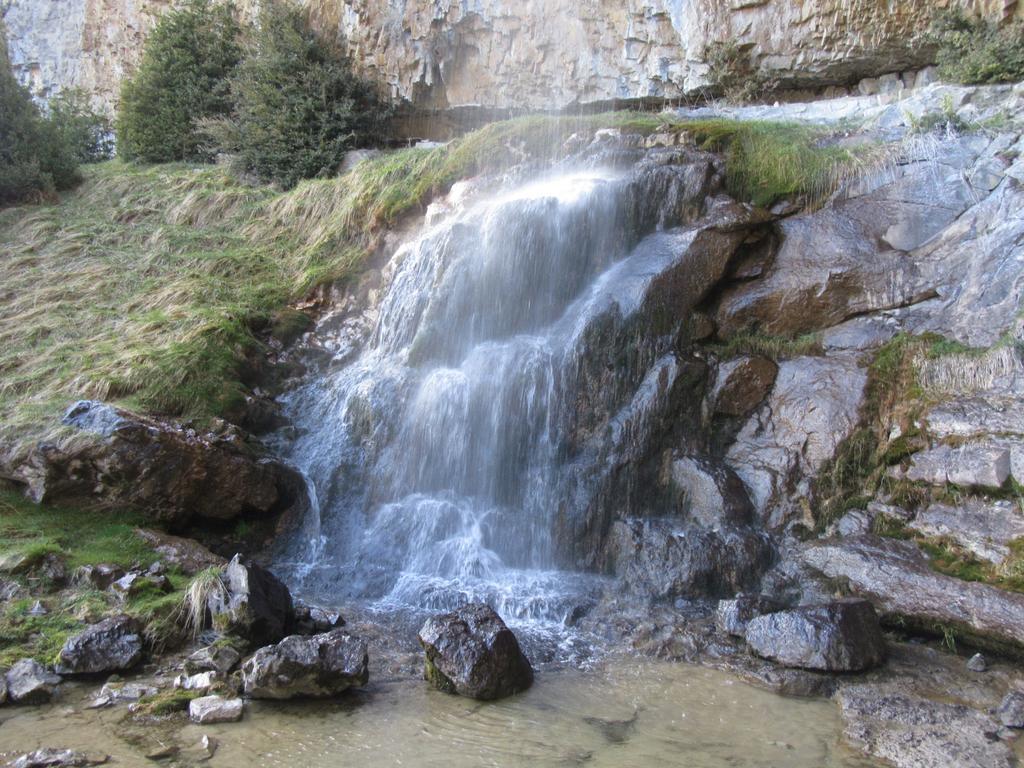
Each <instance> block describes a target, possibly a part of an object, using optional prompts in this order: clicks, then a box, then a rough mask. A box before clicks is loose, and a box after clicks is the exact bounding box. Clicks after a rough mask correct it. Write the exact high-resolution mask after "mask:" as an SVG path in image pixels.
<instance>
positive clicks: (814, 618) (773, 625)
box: [746, 600, 885, 672]
mask: <svg viewBox="0 0 1024 768" xmlns="http://www.w3.org/2000/svg"><path fill="white" fill-rule="evenodd" d="M746 637H747V644H748V645H749V646H750V648H751V650H752V651H753V652H754V653H756V654H757V655H758V656H762V657H764V658H766V659H771V660H772V661H776V662H778V663H779V664H784V665H785V666H787V667H800V668H803V669H820V670H825V671H828V672H859V671H861V670H865V669H870V668H872V667H875V666H878V665H879V664H881V663H882V661H884V660H885V638H884V637H882V630H881V628H880V627H879V625H878V616H877V615H875V609H874V608H873V607H872V605H871V603H869V602H868V601H866V600H837V601H835V602H832V603H828V604H826V605H809V606H802V607H800V608H794V609H792V610H789V611H779V612H778V613H770V614H767V615H765V616H758V617H756V618H754V619H751V621H750V623H749V624H747V633H746Z"/></svg>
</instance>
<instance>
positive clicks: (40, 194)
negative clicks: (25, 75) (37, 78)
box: [0, 26, 79, 205]
mask: <svg viewBox="0 0 1024 768" xmlns="http://www.w3.org/2000/svg"><path fill="white" fill-rule="evenodd" d="M78 180H79V175H78V161H77V159H76V158H75V154H74V152H73V151H72V150H71V149H70V147H69V146H68V145H67V144H66V143H65V142H64V141H63V137H62V136H61V134H60V132H59V130H58V128H57V123H56V122H55V121H53V120H48V119H46V118H44V117H43V115H42V114H41V113H40V111H39V107H37V106H36V104H35V102H33V101H32V97H31V95H30V94H29V92H28V89H26V88H24V87H22V86H21V85H20V84H19V83H18V81H17V79H16V78H15V77H14V73H13V72H12V70H11V62H10V59H9V57H8V52H7V35H6V33H5V30H4V29H3V27H2V26H0V205H9V204H11V203H17V202H22V201H39V200H42V199H44V198H46V197H50V196H52V195H53V194H54V192H55V191H56V190H61V189H68V188H69V187H71V186H73V185H74V184H76V183H77V182H78Z"/></svg>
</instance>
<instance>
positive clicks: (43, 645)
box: [0, 490, 190, 669]
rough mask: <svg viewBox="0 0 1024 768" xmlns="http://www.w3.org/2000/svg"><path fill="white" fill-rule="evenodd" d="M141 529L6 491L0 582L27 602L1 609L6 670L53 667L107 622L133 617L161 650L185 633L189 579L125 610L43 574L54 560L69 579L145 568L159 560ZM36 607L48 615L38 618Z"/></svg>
mask: <svg viewBox="0 0 1024 768" xmlns="http://www.w3.org/2000/svg"><path fill="white" fill-rule="evenodd" d="M139 522H140V519H139V518H138V517H137V516H136V515H135V514H133V513H129V512H118V511H116V510H109V509H95V510H83V509H68V508H64V507H50V506H47V507H41V506H38V505H36V504H33V503H32V502H30V501H28V500H26V499H25V498H24V497H22V496H21V495H19V494H17V493H14V492H11V491H3V490H0V571H3V573H2V574H0V578H2V579H3V580H5V581H6V580H13V581H15V582H16V583H17V584H19V585H20V586H21V587H22V589H23V596H20V597H18V598H17V599H14V600H10V601H8V602H6V603H4V604H3V606H2V608H0V669H5V668H7V667H9V666H10V665H11V664H13V663H14V662H16V661H17V660H18V659H21V658H35V659H36V660H38V661H40V662H42V663H52V662H54V661H55V659H56V658H57V654H58V653H59V652H60V649H61V647H62V646H63V645H64V642H65V641H66V640H67V638H68V637H69V636H71V635H73V634H76V633H77V632H80V631H82V630H83V629H84V628H85V627H86V626H87V625H88V624H90V623H92V622H95V621H98V620H100V619H101V618H102V617H103V616H105V615H111V614H116V613H127V614H129V615H131V616H134V617H135V618H137V619H138V620H139V621H140V622H141V624H142V625H143V626H144V627H145V632H146V637H147V639H148V641H149V642H150V643H151V644H153V645H154V646H156V647H159V646H160V645H161V644H162V643H164V642H165V641H166V640H168V639H169V638H170V637H172V636H173V635H176V634H178V633H180V632H181V631H182V630H183V627H181V624H182V616H183V606H184V605H185V604H186V595H187V594H188V587H189V583H190V582H189V579H188V577H187V576H185V575H184V574H181V573H179V572H176V571H171V572H169V573H168V574H167V576H168V580H169V581H170V583H171V586H172V587H173V590H172V591H170V592H164V591H162V590H159V589H156V588H153V589H142V590H140V591H139V592H138V593H137V594H134V595H133V596H132V597H131V598H129V599H128V600H127V601H125V602H121V601H120V600H119V599H118V598H117V597H115V596H114V595H113V594H112V593H110V592H99V591H96V590H94V589H91V588H88V587H81V586H78V587H76V586H70V587H66V588H63V589H59V590H58V589H56V586H57V585H51V584H48V583H46V579H45V577H44V576H43V575H42V572H41V571H40V569H39V565H40V564H41V563H42V561H43V559H44V558H45V557H46V556H48V555H55V556H57V557H59V558H60V559H61V560H63V562H64V563H65V564H66V566H67V570H68V574H69V575H70V574H71V573H73V571H74V569H75V568H77V567H79V566H82V565H99V564H103V563H106V564H110V565H118V566H121V567H122V568H124V569H125V570H127V569H129V568H132V567H142V568H145V567H147V566H149V565H150V564H152V563H154V562H156V560H157V559H158V555H157V554H156V553H155V552H154V551H153V550H152V549H150V548H149V547H148V546H147V545H146V544H145V543H144V542H143V541H142V539H141V538H139V537H138V536H136V535H135V532H134V531H135V527H136V525H138V524H139ZM15 563H17V564H18V565H17V566H15V565H14V564H15ZM12 568H13V570H14V571H16V572H15V573H11V570H12ZM25 595H28V596H25ZM37 599H38V600H39V601H40V603H41V604H42V606H43V608H44V609H45V613H42V614H38V613H36V612H33V610H32V608H33V606H34V605H35V603H36V600H37Z"/></svg>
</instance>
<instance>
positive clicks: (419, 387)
mask: <svg viewBox="0 0 1024 768" xmlns="http://www.w3.org/2000/svg"><path fill="white" fill-rule="evenodd" d="M639 158H640V155H639V154H637V155H636V156H635V157H634V158H633V160H634V162H629V163H622V162H617V163H615V164H611V165H610V164H607V163H603V162H597V161H595V160H590V161H588V162H585V163H577V164H575V165H574V166H571V167H568V168H561V169H560V170H557V171H552V172H549V173H547V174H545V175H542V176H540V177H538V178H534V179H531V180H528V181H526V182H522V181H519V182H511V183H507V184H505V185H504V186H503V187H499V189H497V190H496V191H495V190H491V191H489V192H484V193H477V194H469V195H464V196H462V199H459V200H457V201H456V202H455V203H452V205H451V206H450V210H448V211H446V212H444V213H442V214H441V215H439V216H431V217H428V223H427V224H425V225H424V227H423V228H422V229H421V230H420V231H419V232H418V234H417V235H416V236H415V237H413V238H412V239H410V240H409V241H407V242H406V243H405V244H404V245H403V246H401V248H399V249H398V250H397V252H396V253H395V254H394V255H393V257H392V258H391V259H390V261H389V263H388V266H387V267H386V269H385V275H384V279H383V285H382V288H381V291H382V293H381V298H380V299H379V301H378V302H377V303H376V305H375V306H374V308H373V309H372V311H371V315H370V317H371V319H372V323H371V329H370V331H369V332H368V333H367V334H366V338H365V342H364V343H363V344H362V346H361V347H360V348H359V350H358V352H357V353H356V354H355V355H354V356H352V355H348V354H345V355H342V354H341V353H339V356H338V359H336V360H334V361H332V362H330V363H328V364H326V365H323V366H321V367H320V368H319V369H318V370H317V371H316V372H315V374H314V375H310V376H309V377H308V378H307V380H306V381H305V383H304V384H302V385H301V386H300V387H298V388H297V389H295V390H293V391H291V392H290V393H288V394H287V395H286V396H285V398H284V402H285V408H286V412H287V415H288V416H289V418H290V420H291V422H292V424H293V425H294V427H295V437H294V439H292V440H291V441H289V444H288V447H287V450H286V456H287V458H288V459H289V460H290V461H291V462H292V463H294V464H295V465H296V466H298V467H299V468H301V469H302V471H303V472H304V473H305V474H306V476H307V478H308V480H309V482H310V485H311V487H312V490H313V493H312V494H311V495H312V496H313V497H314V498H315V499H316V500H317V502H316V504H315V505H314V506H315V509H314V510H313V512H311V516H310V518H309V520H307V521H306V524H305V525H304V527H303V528H302V530H301V531H300V532H299V533H297V534H296V535H295V538H294V540H293V541H291V542H290V545H289V547H288V550H287V553H286V554H285V555H283V556H282V562H281V564H280V567H281V569H282V570H283V571H284V572H285V573H286V574H289V575H290V578H292V579H293V580H297V581H299V582H301V584H300V588H303V589H306V590H308V591H312V592H316V593H322V594H324V595H326V596H328V597H331V598H335V599H338V598H349V599H351V598H356V599H362V600H367V601H371V602H373V601H376V602H377V603H378V604H384V605H404V606H412V607H417V608H424V609H441V608H448V607H451V606H454V605H456V604H458V603H461V602H464V601H466V600H470V599H485V600H489V601H490V602H491V603H492V604H494V605H495V607H496V608H497V609H498V610H499V612H502V613H503V614H504V615H506V617H507V618H512V619H520V620H537V621H554V622H559V621H563V620H564V619H565V618H566V616H567V615H568V613H569V612H571V610H572V607H573V604H574V603H573V600H574V599H575V598H578V595H579V593H580V591H581V590H582V591H586V589H587V587H586V584H587V583H589V582H588V581H587V580H588V579H592V578H593V577H587V576H585V575H584V574H581V573H578V572H575V571H573V572H570V571H569V570H567V566H571V565H572V564H571V563H569V562H567V559H566V557H564V556H563V554H560V553H564V552H565V551H566V542H565V541H564V540H562V539H571V538H572V536H573V533H572V530H573V522H572V521H573V520H574V519H575V517H574V516H575V513H576V511H577V510H583V509H585V508H587V507H588V505H592V504H594V503H596V502H595V498H596V497H597V495H598V491H599V489H600V488H601V487H602V478H604V477H606V476H607V475H608V473H609V472H610V471H611V469H612V468H614V467H615V466H617V465H619V464H621V463H623V462H627V461H629V460H630V455H629V450H630V446H631V445H634V444H635V443H636V442H637V440H636V437H637V436H636V434H634V433H635V432H636V430H637V429H643V424H644V423H645V421H644V420H645V418H646V419H647V420H648V421H650V420H651V419H656V417H657V414H656V411H657V407H658V403H659V397H662V398H663V395H664V390H665V386H666V382H667V381H668V382H670V381H671V380H672V378H673V377H674V376H675V375H676V373H677V367H678V366H677V365H676V363H675V360H674V358H673V356H672V354H671V349H670V347H671V337H670V334H663V335H661V336H657V335H655V336H653V337H651V335H650V334H638V333H637V332H636V331H635V329H633V327H632V325H631V323H632V322H633V320H634V319H635V318H636V317H637V315H638V314H640V310H641V307H642V305H643V300H644V296H645V295H646V291H647V290H648V288H649V286H650V284H651V283H652V281H653V280H654V279H655V278H656V277H657V276H658V275H659V274H660V273H662V272H663V271H664V270H665V269H666V268H667V267H668V266H670V265H671V264H672V263H673V262H674V261H675V260H676V259H678V258H679V255H680V254H681V253H682V252H683V251H685V248H686V246H687V244H688V243H689V242H690V241H691V240H692V238H693V236H694V229H693V228H692V227H689V226H688V224H689V223H690V222H692V220H693V219H694V218H695V217H696V216H698V215H699V214H700V212H701V210H702V206H703V205H704V199H705V198H706V196H707V194H708V190H709V187H710V186H711V185H712V178H713V176H714V174H713V172H712V171H713V169H712V165H711V161H710V160H709V159H707V158H706V157H703V156H702V157H699V158H697V159H693V158H691V159H689V161H688V162H683V163H678V162H677V163H675V164H669V163H650V162H645V161H640V160H639ZM624 165H625V167H623V166H624ZM451 197H452V198H453V199H454V198H456V197H458V196H456V195H454V194H453V195H452V196H451ZM652 200H657V201H658V205H652V204H651V202H650V201H652ZM609 356H611V358H615V359H618V360H619V361H620V366H618V368H617V370H615V371H614V385H612V384H609V383H608V379H609V376H610V374H609V371H610V367H609V366H608V365H607V364H606V363H605V362H603V361H604V360H605V358H608V357H609ZM641 442H642V441H641ZM567 521H568V522H567ZM574 596H575V598H574Z"/></svg>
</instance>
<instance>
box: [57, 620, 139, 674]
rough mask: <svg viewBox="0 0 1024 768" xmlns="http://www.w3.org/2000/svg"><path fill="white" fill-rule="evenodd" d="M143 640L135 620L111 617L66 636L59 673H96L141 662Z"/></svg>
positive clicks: (127, 667)
mask: <svg viewBox="0 0 1024 768" xmlns="http://www.w3.org/2000/svg"><path fill="white" fill-rule="evenodd" d="M142 651H143V640H142V631H141V628H140V626H139V624H138V622H137V621H136V620H135V619H133V618H132V617H130V616H113V617H111V618H109V619H104V620H103V621H101V622H99V623H98V624H93V625H92V626H91V627H88V628H87V629H86V630H85V631H83V632H80V633H79V634H77V635H75V636H74V637H71V638H68V640H67V642H65V643H64V647H63V648H62V649H61V651H60V663H59V664H58V666H57V671H58V672H60V673H61V674H97V673H99V672H118V671H120V670H124V669H131V668H132V667H134V666H136V665H137V664H138V663H139V662H140V661H142Z"/></svg>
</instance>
